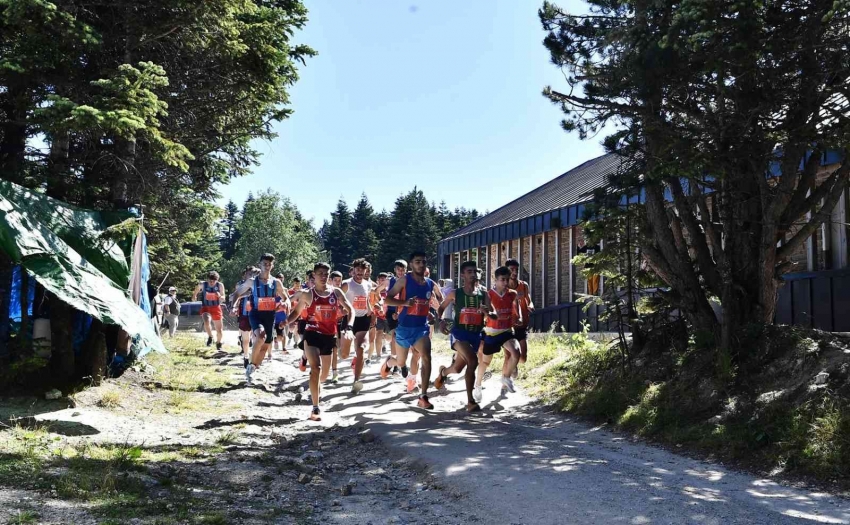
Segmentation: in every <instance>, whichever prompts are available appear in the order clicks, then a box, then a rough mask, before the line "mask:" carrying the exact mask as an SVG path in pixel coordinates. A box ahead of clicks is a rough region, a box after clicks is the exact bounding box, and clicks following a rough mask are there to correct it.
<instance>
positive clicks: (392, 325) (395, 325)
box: [387, 312, 398, 333]
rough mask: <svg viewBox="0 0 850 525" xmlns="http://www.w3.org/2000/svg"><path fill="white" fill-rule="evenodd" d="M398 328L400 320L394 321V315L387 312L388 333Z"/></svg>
mask: <svg viewBox="0 0 850 525" xmlns="http://www.w3.org/2000/svg"><path fill="white" fill-rule="evenodd" d="M396 328H398V319H393V314H392V313H391V312H387V333H390V332H392V331H393V330H395V329H396Z"/></svg>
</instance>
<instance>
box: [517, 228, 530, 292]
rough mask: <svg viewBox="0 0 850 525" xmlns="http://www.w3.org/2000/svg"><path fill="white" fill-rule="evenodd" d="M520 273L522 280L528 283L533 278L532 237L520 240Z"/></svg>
mask: <svg viewBox="0 0 850 525" xmlns="http://www.w3.org/2000/svg"><path fill="white" fill-rule="evenodd" d="M519 241H520V242H519V253H520V258H519V273H520V279H522V280H523V281H528V280H529V278H530V277H531V266H530V264H531V237H523V238H522V239H519Z"/></svg>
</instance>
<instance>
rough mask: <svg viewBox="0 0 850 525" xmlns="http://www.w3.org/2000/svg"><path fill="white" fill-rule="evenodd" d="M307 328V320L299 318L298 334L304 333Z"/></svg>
mask: <svg viewBox="0 0 850 525" xmlns="http://www.w3.org/2000/svg"><path fill="white" fill-rule="evenodd" d="M306 328H307V320H306V319H299V320H298V335H304V330H305V329H306Z"/></svg>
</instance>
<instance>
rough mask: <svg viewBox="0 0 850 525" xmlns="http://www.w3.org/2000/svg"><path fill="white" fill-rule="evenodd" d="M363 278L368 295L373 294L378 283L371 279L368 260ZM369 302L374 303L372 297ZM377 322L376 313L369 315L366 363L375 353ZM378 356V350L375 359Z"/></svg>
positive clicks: (370, 361)
mask: <svg viewBox="0 0 850 525" xmlns="http://www.w3.org/2000/svg"><path fill="white" fill-rule="evenodd" d="M363 279H365V280H366V281H368V282H369V287H370V288H371V292H370V295H374V293H375V290H376V289H377V287H378V284H377V283H376V282H375V281H373V280H372V263H370V262H368V261H367V262H366V271H365V272H364V273H363ZM370 303H372V304H375V301H374V297H373V298H372V300H371V301H370ZM372 313H373V314H374V313H375V312H374V311H373V312H372ZM377 322H378V317H377V316H376V315H372V316H371V323H370V325H369V350H368V352H366V364H367V365H371V364H372V355H373V354H374V353H375V340H376V339H377V336H378V329H377ZM380 357H381V354H380V352H378V355H377V356H376V357H375V359H380Z"/></svg>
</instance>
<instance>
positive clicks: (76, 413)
mask: <svg viewBox="0 0 850 525" xmlns="http://www.w3.org/2000/svg"><path fill="white" fill-rule="evenodd" d="M79 415H80V413H79V412H74V413H73V414H71V417H78V416H79Z"/></svg>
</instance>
